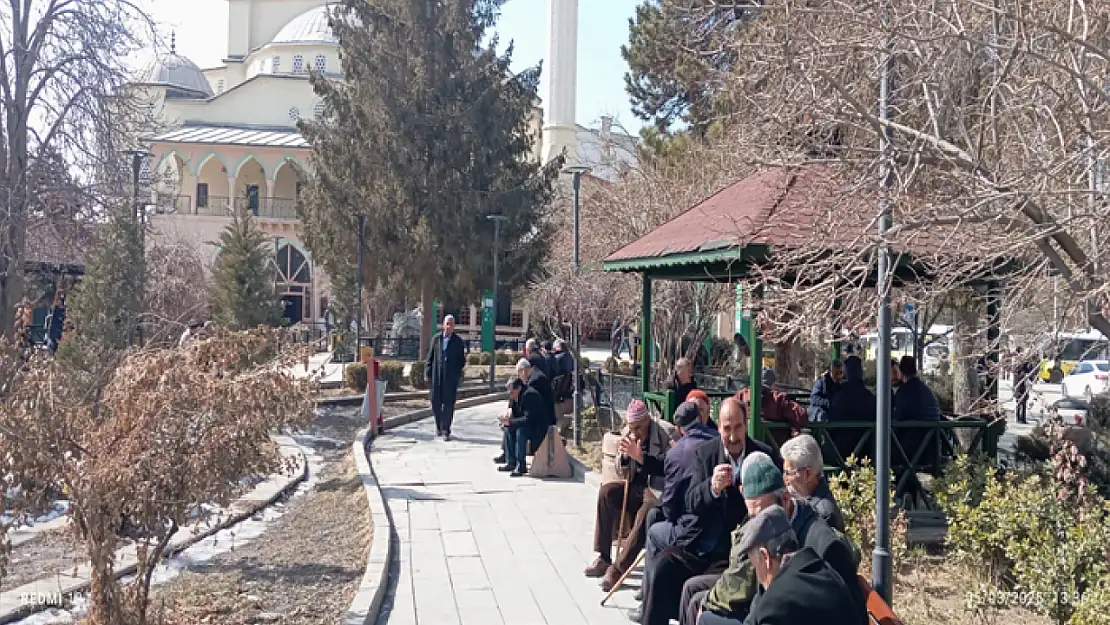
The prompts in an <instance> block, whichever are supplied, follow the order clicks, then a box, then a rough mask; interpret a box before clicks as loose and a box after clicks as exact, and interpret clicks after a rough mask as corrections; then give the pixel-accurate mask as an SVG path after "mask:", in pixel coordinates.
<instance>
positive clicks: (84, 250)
mask: <svg viewBox="0 0 1110 625" xmlns="http://www.w3.org/2000/svg"><path fill="white" fill-rule="evenodd" d="M96 228H97V226H96V225H94V224H88V223H79V222H70V221H64V222H55V221H52V220H48V219H33V220H31V221H30V223H29V224H28V225H27V251H26V254H25V256H26V258H27V262H28V263H32V264H42V265H49V266H62V267H84V265H85V261H86V259H87V257H88V254H89V251H90V250H91V249H92V246H93V243H94V240H95V235H96Z"/></svg>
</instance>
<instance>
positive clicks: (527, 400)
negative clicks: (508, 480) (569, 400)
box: [497, 378, 547, 477]
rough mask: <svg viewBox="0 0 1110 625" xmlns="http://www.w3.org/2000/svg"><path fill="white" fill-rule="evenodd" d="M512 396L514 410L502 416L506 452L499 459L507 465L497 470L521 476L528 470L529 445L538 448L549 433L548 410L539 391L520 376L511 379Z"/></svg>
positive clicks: (511, 404)
mask: <svg viewBox="0 0 1110 625" xmlns="http://www.w3.org/2000/svg"><path fill="white" fill-rule="evenodd" d="M509 398H510V406H511V412H510V413H509V414H508V415H505V416H502V417H501V427H502V429H503V432H504V436H503V441H502V447H503V448H504V451H505V453H504V454H502V457H501V458H500V460H502V461H503V462H505V464H504V465H502V466H500V467H497V470H498V471H505V472H511V473H510V476H511V477H520V476H522V475H525V474H527V473H528V449H529V444H531V449H533V450H535V449H536V448H538V447H539V446H540V443H542V442H543V438H544V436H545V435H546V434H547V411H546V409H545V408H544V404H543V398H542V397H540V394H539V392H538V391H536V389H534V388H530V387H528V386H527V385H525V384H524V381H523V380H521V379H520V378H513V379H512V380H510V381H509Z"/></svg>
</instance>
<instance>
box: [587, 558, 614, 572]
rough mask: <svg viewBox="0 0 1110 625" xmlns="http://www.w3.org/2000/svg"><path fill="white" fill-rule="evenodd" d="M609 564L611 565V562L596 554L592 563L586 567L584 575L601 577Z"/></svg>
mask: <svg viewBox="0 0 1110 625" xmlns="http://www.w3.org/2000/svg"><path fill="white" fill-rule="evenodd" d="M610 566H613V563H612V562H609V561H608V560H604V559H602V558H601V556H598V558H597V559H596V560H594V561H593V564H591V565H590V566H587V567H586V577H601V576H603V575H605V572H606V571H608V570H609V567H610Z"/></svg>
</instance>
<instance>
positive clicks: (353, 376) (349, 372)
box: [343, 362, 366, 393]
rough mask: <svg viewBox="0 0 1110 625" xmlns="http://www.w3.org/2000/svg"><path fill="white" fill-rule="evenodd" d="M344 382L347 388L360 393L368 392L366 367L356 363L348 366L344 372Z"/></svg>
mask: <svg viewBox="0 0 1110 625" xmlns="http://www.w3.org/2000/svg"><path fill="white" fill-rule="evenodd" d="M343 382H344V384H346V385H347V388H349V389H351V390H355V391H358V392H360V393H362V392H365V391H366V365H364V364H362V363H361V362H354V363H351V364H349V365H347V369H346V371H344V372H343Z"/></svg>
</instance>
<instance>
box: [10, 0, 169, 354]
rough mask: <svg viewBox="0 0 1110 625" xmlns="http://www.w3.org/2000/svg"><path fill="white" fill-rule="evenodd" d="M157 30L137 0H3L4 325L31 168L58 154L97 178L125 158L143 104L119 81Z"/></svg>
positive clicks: (31, 191)
mask: <svg viewBox="0 0 1110 625" xmlns="http://www.w3.org/2000/svg"><path fill="white" fill-rule="evenodd" d="M151 32H152V29H151V23H150V21H149V19H148V18H147V17H146V15H145V14H144V12H143V11H142V10H141V9H140V7H139V6H138V5H137V4H136V3H134V2H132V1H131V0H6V1H3V2H0V103H2V104H3V116H2V119H0V132H2V135H3V141H2V142H0V335H7V334H9V333H10V332H11V330H12V322H13V313H14V310H15V305H16V303H17V302H18V301H19V299H20V298H21V297H22V295H23V287H22V285H23V271H24V269H23V267H24V261H25V258H26V229H27V223H28V219H29V218H30V216H31V215H30V213H31V210H32V206H33V205H34V203H35V201H36V195H37V190H36V187H35V184H34V181H35V176H34V175H33V172H34V171H35V170H36V168H37V165H38V162H39V161H40V160H41V159H46V158H53V157H56V156H58V155H60V156H61V157H62V158H63V159H64V162H65V164H66V165H67V166H68V168H69V169H70V170H71V171H81V172H85V175H86V177H87V178H86V179H85V180H83V181H81V182H82V184H83V186H85V187H87V188H91V187H93V186H101V185H103V184H104V183H105V181H106V178H105V175H106V174H114V173H117V172H116V171H115V170H118V169H121V168H122V166H119V167H117V165H119V164H120V163H121V161H120V160H119V158H118V157H119V150H118V148H119V145H118V143H119V141H120V140H121V139H122V137H124V136H126V132H124V131H125V129H126V128H128V127H129V126H131V121H133V120H134V119H136V118H137V116H138V115H140V114H141V113H142V112H141V111H139V110H138V107H136V106H134V105H133V104H132V103H130V102H129V101H127V100H126V99H124V98H121V97H118V96H119V89H120V87H121V86H122V85H123V84H124V83H125V82H126V81H127V79H128V72H127V67H126V60H127V58H128V57H129V56H131V55H132V54H134V53H135V52H137V51H139V50H140V49H142V48H143V47H144V43H145V42H147V41H149V37H147V35H148V34H150V33H151ZM94 181H95V183H96V184H95V185H94Z"/></svg>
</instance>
